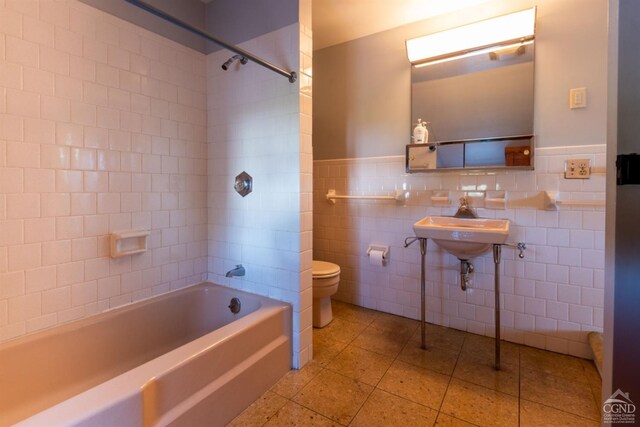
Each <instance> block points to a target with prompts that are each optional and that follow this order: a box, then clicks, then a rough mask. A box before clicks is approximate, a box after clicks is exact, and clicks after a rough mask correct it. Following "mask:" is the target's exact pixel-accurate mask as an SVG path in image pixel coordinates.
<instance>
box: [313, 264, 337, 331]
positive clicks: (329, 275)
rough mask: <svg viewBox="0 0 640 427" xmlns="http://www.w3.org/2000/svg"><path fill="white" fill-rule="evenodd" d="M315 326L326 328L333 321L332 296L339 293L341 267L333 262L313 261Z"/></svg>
mask: <svg viewBox="0 0 640 427" xmlns="http://www.w3.org/2000/svg"><path fill="white" fill-rule="evenodd" d="M312 271H313V326H314V327H315V328H322V327H325V326H327V325H328V324H329V322H331V320H332V319H333V314H332V312H331V295H333V294H335V293H336V292H337V291H338V282H340V266H339V265H336V264H333V263H331V262H325V261H316V260H314V261H313V267H312Z"/></svg>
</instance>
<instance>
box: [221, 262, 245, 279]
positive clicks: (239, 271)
mask: <svg viewBox="0 0 640 427" xmlns="http://www.w3.org/2000/svg"><path fill="white" fill-rule="evenodd" d="M245 273H246V270H245V269H244V267H243V266H242V264H237V265H236V268H234V269H233V270H229V271H227V274H225V276H226V277H233V276H244V274H245Z"/></svg>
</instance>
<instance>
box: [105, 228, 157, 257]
mask: <svg viewBox="0 0 640 427" xmlns="http://www.w3.org/2000/svg"><path fill="white" fill-rule="evenodd" d="M150 234H151V232H150V231H149V230H126V231H118V232H114V233H111V234H110V236H109V240H110V242H111V258H120V257H123V256H125V255H133V254H140V253H143V252H146V251H147V240H148V239H147V238H148V237H149V235H150Z"/></svg>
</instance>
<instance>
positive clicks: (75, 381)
mask: <svg viewBox="0 0 640 427" xmlns="http://www.w3.org/2000/svg"><path fill="white" fill-rule="evenodd" d="M234 297H236V298H239V299H240V301H241V303H242V308H241V310H240V312H239V313H238V314H232V313H231V311H230V309H229V308H228V305H229V303H230V300H231V299H232V298H234ZM290 368H291V307H290V305H289V304H286V303H283V302H280V301H275V300H271V299H268V298H264V297H260V296H257V295H253V294H248V293H245V292H240V291H236V290H233V289H230V288H225V287H222V286H218V285H213V284H211V283H202V284H199V285H196V286H192V287H189V288H186V289H182V290H179V291H175V292H171V293H169V294H165V295H162V296H159V297H156V298H152V299H149V300H146V301H142V302H139V303H135V304H131V305H128V306H126V307H122V308H119V309H116V310H112V311H109V312H107V313H103V314H100V315H97V316H93V317H90V318H87V319H83V320H81V321H78V322H73V323H69V324H66V325H62V326H59V327H56V328H53V329H51V330H47V331H43V332H40V333H36V334H33V335H29V336H27V337H24V338H20V339H17V340H13V341H9V342H7V343H4V344H2V345H0V425H1V426H5V425H13V424H16V423H17V425H19V426H38V427H41V426H45V425H46V426H63V425H65V426H66V425H74V426H91V427H97V426H109V427H111V426H119V427H120V426H164V425H176V426H180V425H184V426H190V427H193V426H216V425H224V424H225V423H227V422H228V421H230V420H231V419H233V418H234V417H235V416H236V415H237V414H239V413H240V412H241V411H242V410H243V409H244V408H245V407H247V406H248V405H249V404H250V403H251V402H253V401H254V400H255V399H256V398H258V397H259V396H260V395H261V394H262V393H263V392H264V391H266V390H267V389H268V388H269V387H270V386H271V385H272V384H274V383H275V382H276V381H277V380H278V378H280V377H281V376H282V375H284V374H285V373H286V372H287V371H288V370H289V369H290Z"/></svg>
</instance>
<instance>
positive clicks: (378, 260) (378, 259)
mask: <svg viewBox="0 0 640 427" xmlns="http://www.w3.org/2000/svg"><path fill="white" fill-rule="evenodd" d="M383 256H384V252H383V251H378V250H375V249H373V250H371V252H369V264H371V265H377V266H378V267H382V266H383V265H384V259H383V258H382V257H383Z"/></svg>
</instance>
